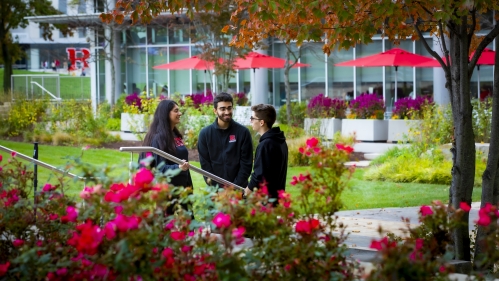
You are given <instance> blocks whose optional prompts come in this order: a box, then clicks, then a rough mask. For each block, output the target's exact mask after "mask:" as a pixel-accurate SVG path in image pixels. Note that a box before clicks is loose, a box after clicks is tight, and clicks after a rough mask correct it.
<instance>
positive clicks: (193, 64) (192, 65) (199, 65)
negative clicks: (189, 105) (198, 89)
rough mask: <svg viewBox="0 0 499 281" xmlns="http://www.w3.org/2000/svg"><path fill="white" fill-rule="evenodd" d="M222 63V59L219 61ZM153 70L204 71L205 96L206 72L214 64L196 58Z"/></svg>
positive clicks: (171, 63) (167, 64) (164, 65)
mask: <svg viewBox="0 0 499 281" xmlns="http://www.w3.org/2000/svg"><path fill="white" fill-rule="evenodd" d="M219 61H220V62H222V59H219ZM153 69H170V70H188V69H196V70H204V94H205V95H206V70H213V69H215V64H214V63H213V62H211V61H207V60H203V59H201V58H200V57H198V56H192V57H190V58H186V59H181V60H178V61H174V62H170V63H165V64H160V65H156V66H154V67H153Z"/></svg>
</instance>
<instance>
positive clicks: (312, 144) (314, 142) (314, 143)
mask: <svg viewBox="0 0 499 281" xmlns="http://www.w3.org/2000/svg"><path fill="white" fill-rule="evenodd" d="M306 144H307V147H309V148H314V147H316V146H317V145H318V144H319V140H318V139H316V138H309V139H308V140H307V142H306Z"/></svg>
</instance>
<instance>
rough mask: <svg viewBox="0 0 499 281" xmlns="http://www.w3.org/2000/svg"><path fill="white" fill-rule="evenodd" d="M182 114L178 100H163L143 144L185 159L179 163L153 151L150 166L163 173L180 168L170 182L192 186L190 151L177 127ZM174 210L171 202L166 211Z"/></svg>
mask: <svg viewBox="0 0 499 281" xmlns="http://www.w3.org/2000/svg"><path fill="white" fill-rule="evenodd" d="M181 116H182V113H181V112H180V109H179V107H178V105H177V103H176V102H174V101H172V100H162V101H161V102H160V103H159V104H158V107H157V108H156V111H155V112H154V118H153V120H152V123H151V126H150V127H149V131H148V132H147V134H146V136H145V138H144V142H143V145H144V146H152V147H155V148H157V149H159V150H161V151H164V152H166V153H168V154H171V155H173V156H175V157H177V158H180V159H182V160H184V161H185V162H184V163H183V164H181V165H179V164H176V163H174V162H172V161H170V160H168V159H165V158H163V157H161V156H159V155H157V154H154V153H153V157H154V159H153V161H152V162H151V164H150V167H151V168H153V167H157V169H158V170H159V171H160V172H161V173H164V172H166V171H167V170H177V169H180V170H181V172H180V173H179V174H178V175H176V176H175V177H173V178H171V181H170V184H172V185H173V186H181V187H192V178H191V174H190V172H189V162H186V160H185V159H188V158H189V152H188V150H187V148H186V147H185V145H184V142H183V140H182V134H180V132H179V130H178V129H177V127H176V125H177V124H179V123H180V117H181ZM144 158H145V154H144V153H142V154H141V155H140V158H139V163H140V162H141V161H142V159H144ZM182 207H183V208H184V209H186V207H187V206H183V205H182ZM174 210H175V208H174V204H171V205H169V207H168V208H167V210H166V212H167V214H168V215H171V214H173V212H174Z"/></svg>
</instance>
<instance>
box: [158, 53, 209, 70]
mask: <svg viewBox="0 0 499 281" xmlns="http://www.w3.org/2000/svg"><path fill="white" fill-rule="evenodd" d="M214 68H215V64H214V63H213V62H211V61H207V60H203V59H201V58H200V57H198V56H192V57H190V58H186V59H181V60H178V61H174V62H170V63H165V64H160V65H156V66H154V67H153V69H171V70H182V69H183V70H187V69H196V70H205V71H206V70H213V69H214Z"/></svg>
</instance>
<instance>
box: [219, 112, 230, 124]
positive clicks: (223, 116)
mask: <svg viewBox="0 0 499 281" xmlns="http://www.w3.org/2000/svg"><path fill="white" fill-rule="evenodd" d="M217 117H218V119H219V120H222V121H223V122H226V123H228V122H230V120H232V112H231V113H229V114H225V113H222V114H218V113H217Z"/></svg>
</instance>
